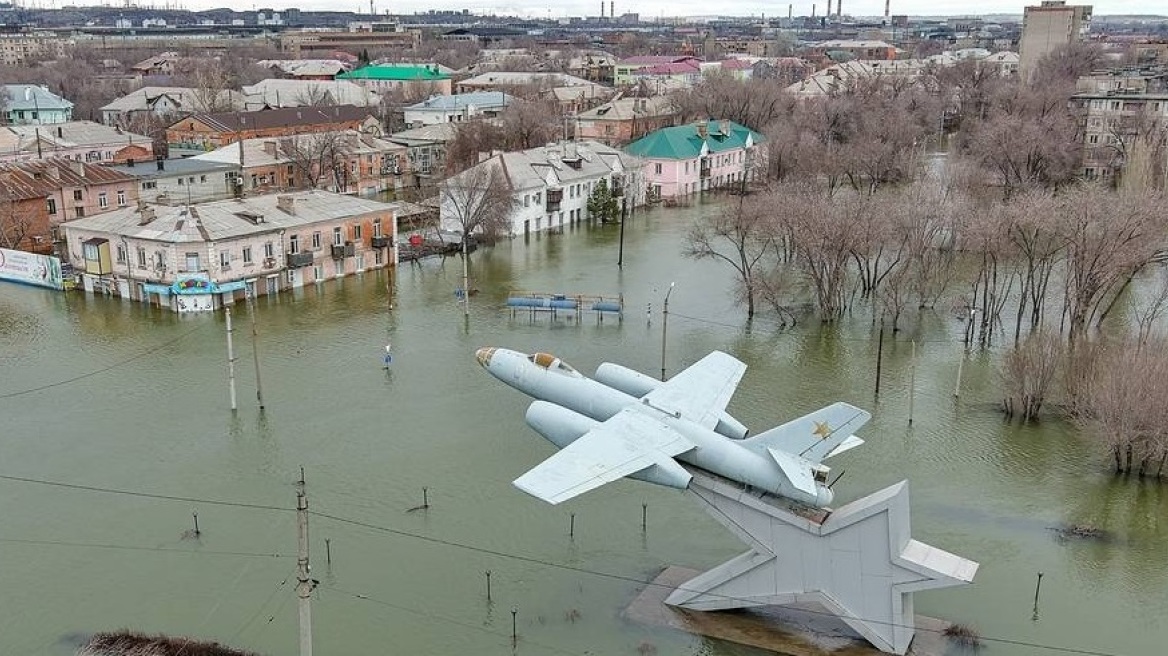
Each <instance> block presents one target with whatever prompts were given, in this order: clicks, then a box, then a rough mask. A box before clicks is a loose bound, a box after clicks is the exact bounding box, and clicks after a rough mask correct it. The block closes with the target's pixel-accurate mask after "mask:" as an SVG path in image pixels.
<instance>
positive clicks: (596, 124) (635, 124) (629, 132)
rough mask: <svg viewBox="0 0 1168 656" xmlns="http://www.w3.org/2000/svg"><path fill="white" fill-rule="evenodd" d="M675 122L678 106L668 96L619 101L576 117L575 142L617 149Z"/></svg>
mask: <svg viewBox="0 0 1168 656" xmlns="http://www.w3.org/2000/svg"><path fill="white" fill-rule="evenodd" d="M676 120H677V107H676V106H675V105H674V102H673V100H672V99H671V98H669V97H667V96H653V97H652V98H618V99H616V100H612V101H609V102H607V103H604V104H603V105H601V106H599V107H595V108H593V109H590V110H588V111H586V112H581V113H580V114H578V115H576V139H592V140H595V141H599V142H601V143H604V144H607V145H609V146H619V145H622V144H626V143H628V142H630V141H633V140H636V139H640V138H641V137H643V136H645V135H646V134H649V133H650V132H653V131H654V130H659V129H661V128H664V127H669V126H671V125H673V124H674V122H675V121H676Z"/></svg>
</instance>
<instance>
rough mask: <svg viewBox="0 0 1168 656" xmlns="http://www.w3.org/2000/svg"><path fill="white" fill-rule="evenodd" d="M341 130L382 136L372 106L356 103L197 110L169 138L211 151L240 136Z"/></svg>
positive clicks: (184, 145) (187, 146) (168, 131)
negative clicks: (234, 109)
mask: <svg viewBox="0 0 1168 656" xmlns="http://www.w3.org/2000/svg"><path fill="white" fill-rule="evenodd" d="M341 130H358V131H360V132H364V133H366V134H372V135H373V136H380V135H381V121H379V120H378V119H377V117H376V116H374V115H373V111H372V110H371V109H369V108H368V107H357V106H355V105H333V106H320V107H318V106H313V107H288V108H282V109H265V110H262V111H254V112H224V113H217V114H193V115H191V116H187V117H186V118H183V119H181V120H179V121H176V122H175V123H173V124H172V125H171V126H170V127H168V128H166V142H167V143H168V144H170V145H171V146H177V147H179V148H184V149H200V150H204V151H208V150H214V149H216V148H220V147H222V146H226V145H228V144H233V143H235V142H236V141H239V140H240V139H259V138H270V137H290V136H293V135H297V134H311V133H314V132H339V131H341Z"/></svg>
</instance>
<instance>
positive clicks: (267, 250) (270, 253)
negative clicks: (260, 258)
mask: <svg viewBox="0 0 1168 656" xmlns="http://www.w3.org/2000/svg"><path fill="white" fill-rule="evenodd" d="M264 257H276V248H275V247H274V246H272V242H270V241H267V242H264Z"/></svg>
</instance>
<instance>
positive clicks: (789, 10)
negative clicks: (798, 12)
mask: <svg viewBox="0 0 1168 656" xmlns="http://www.w3.org/2000/svg"><path fill="white" fill-rule="evenodd" d="M794 15H795V5H787V20H791V18H792V17H793V16H794Z"/></svg>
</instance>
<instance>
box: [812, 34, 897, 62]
mask: <svg viewBox="0 0 1168 656" xmlns="http://www.w3.org/2000/svg"><path fill="white" fill-rule="evenodd" d="M896 52H897V50H896V46H894V45H892V44H891V43H887V42H885V41H852V40H847V39H837V40H833V41H820V42H819V43H816V44H815V45H813V46H811V49H810V50H809V52H808V53H807V56H808V57H809V58H815V57H819V58H822V59H823V60H825V61H839V59H837V58H838V57H839V55H833V54H832V53H841V54H842V55H844V60H845V61H850V60H853V59H864V60H873V61H892V60H894V59H896Z"/></svg>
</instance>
